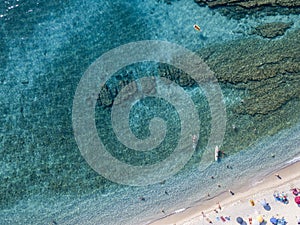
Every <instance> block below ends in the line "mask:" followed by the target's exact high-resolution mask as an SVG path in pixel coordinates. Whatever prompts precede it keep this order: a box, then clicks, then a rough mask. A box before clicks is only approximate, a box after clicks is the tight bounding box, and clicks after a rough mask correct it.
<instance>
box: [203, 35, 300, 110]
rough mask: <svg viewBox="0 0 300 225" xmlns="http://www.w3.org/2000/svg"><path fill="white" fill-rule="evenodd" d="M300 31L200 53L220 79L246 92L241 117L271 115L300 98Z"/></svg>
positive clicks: (239, 108)
mask: <svg viewBox="0 0 300 225" xmlns="http://www.w3.org/2000/svg"><path fill="white" fill-rule="evenodd" d="M299 52H300V30H297V31H295V32H293V33H291V34H290V35H289V36H288V37H286V38H283V39H280V40H276V41H272V42H270V41H265V40H258V39H248V40H241V41H239V42H231V43H229V44H228V45H224V46H214V47H212V48H209V49H206V50H204V51H201V54H202V55H203V57H204V58H207V60H206V62H207V63H208V65H209V66H210V68H211V69H212V70H213V71H214V72H215V75H216V76H217V79H218V80H219V82H222V83H225V84H226V83H230V84H232V85H234V87H236V88H238V89H244V90H246V93H247V95H246V97H245V98H244V99H243V101H242V104H241V105H240V106H238V107H237V108H236V112H237V113H240V114H249V115H256V114H268V113H269V112H272V111H275V110H277V109H279V108H280V107H282V106H283V105H284V104H286V103H287V102H288V101H290V100H291V99H293V98H300V57H299Z"/></svg>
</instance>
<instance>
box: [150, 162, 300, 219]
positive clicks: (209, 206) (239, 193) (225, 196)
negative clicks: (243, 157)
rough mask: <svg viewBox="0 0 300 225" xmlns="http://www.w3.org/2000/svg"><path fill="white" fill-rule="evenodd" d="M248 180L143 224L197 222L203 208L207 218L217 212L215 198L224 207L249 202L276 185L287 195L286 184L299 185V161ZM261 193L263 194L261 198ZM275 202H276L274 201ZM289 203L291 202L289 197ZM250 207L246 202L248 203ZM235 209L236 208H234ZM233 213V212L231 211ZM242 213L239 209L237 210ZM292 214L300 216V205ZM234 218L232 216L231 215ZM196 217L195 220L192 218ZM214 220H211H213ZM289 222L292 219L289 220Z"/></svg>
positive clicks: (268, 193)
mask: <svg viewBox="0 0 300 225" xmlns="http://www.w3.org/2000/svg"><path fill="white" fill-rule="evenodd" d="M275 174H279V175H280V177H281V178H282V179H279V178H278V177H276V176H275ZM251 182H254V181H253V180H250V182H249V183H247V184H244V185H239V187H237V188H235V189H233V190H232V191H233V192H234V195H231V194H230V193H228V191H225V190H224V192H222V193H220V194H219V195H217V196H214V197H212V198H210V199H207V200H204V201H203V202H202V203H201V204H200V205H197V206H191V207H188V208H186V209H179V210H176V211H175V212H173V213H171V214H169V215H167V216H165V217H163V218H160V219H158V220H155V221H151V222H149V223H147V224H149V225H167V224H170V225H174V224H176V225H189V224H197V223H198V224H199V221H202V220H203V216H202V214H201V212H202V211H203V212H204V213H205V215H208V217H210V219H211V220H213V218H214V217H215V216H218V214H217V213H215V212H214V209H216V208H217V204H218V202H219V203H220V205H221V206H222V208H223V209H222V210H221V211H224V209H226V208H232V207H234V206H235V205H237V204H241V203H246V204H247V205H248V206H249V200H250V199H252V198H253V199H254V198H255V197H257V196H258V194H263V195H267V197H268V198H269V197H272V198H273V193H274V191H275V190H276V189H280V190H281V189H284V190H285V192H287V193H288V195H289V197H291V196H292V195H291V194H290V192H288V190H286V188H287V186H289V185H292V184H291V183H293V184H294V185H296V186H295V187H300V161H296V162H293V163H291V164H286V165H284V166H282V167H281V168H278V169H276V170H274V171H273V172H270V173H268V175H266V176H265V177H264V178H262V179H260V180H258V181H256V182H254V183H251ZM264 197H265V196H263V198H264ZM276 204H279V203H276ZM290 204H295V203H294V202H293V201H291V200H290ZM249 208H250V206H249ZM237 213H239V212H237ZM235 214H236V213H235ZM241 214H242V213H241ZM274 215H275V213H274ZM296 215H299V216H300V208H299V212H297V214H296ZM296 215H295V216H296ZM232 219H233V220H235V218H232ZM195 221H197V223H196V222H195ZM214 223H215V222H214ZM290 223H291V224H293V223H292V222H290ZM203 224H209V223H208V222H206V221H205V222H204V223H203Z"/></svg>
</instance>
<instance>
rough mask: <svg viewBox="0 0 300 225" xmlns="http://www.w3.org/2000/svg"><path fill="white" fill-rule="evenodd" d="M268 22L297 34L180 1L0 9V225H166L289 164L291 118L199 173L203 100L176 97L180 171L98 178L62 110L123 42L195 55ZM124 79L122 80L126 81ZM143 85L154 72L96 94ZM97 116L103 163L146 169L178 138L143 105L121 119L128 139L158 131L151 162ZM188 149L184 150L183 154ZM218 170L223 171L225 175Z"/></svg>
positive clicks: (68, 109)
mask: <svg viewBox="0 0 300 225" xmlns="http://www.w3.org/2000/svg"><path fill="white" fill-rule="evenodd" d="M278 20H279V21H283V22H293V23H294V24H293V26H292V28H291V29H290V30H289V32H291V31H293V30H295V29H297V28H298V29H299V27H300V22H299V21H300V19H299V15H277V16H262V17H259V18H256V17H251V16H247V17H245V18H244V19H241V20H234V19H228V18H226V17H224V16H222V15H220V14H219V13H217V12H215V11H213V10H211V9H209V8H207V7H199V6H198V5H196V4H195V3H194V2H193V1H190V0H189V1H188V0H180V1H171V4H167V3H166V2H164V1H158V0H151V1H125V2H124V1H113V2H110V1H92V0H87V1H78V0H71V1H66V2H64V3H63V2H61V1H51V3H49V2H48V1H40V2H38V3H37V2H35V1H21V0H15V1H9V2H8V1H5V2H4V4H2V5H1V6H0V24H1V29H0V34H1V38H0V49H1V53H0V102H1V108H0V110H1V111H0V112H1V117H0V120H1V133H0V151H1V155H2V156H3V157H1V161H0V168H1V170H0V176H1V180H2V182H1V186H0V194H1V197H0V208H1V211H0V224H51V223H53V221H56V222H57V223H58V224H145V223H147V222H148V221H150V220H154V219H156V218H159V217H162V216H164V214H163V213H162V212H161V210H162V209H164V210H165V211H166V213H167V214H170V213H172V212H174V211H175V210H178V209H180V208H186V207H189V206H191V205H195V204H199V202H198V201H199V200H201V199H204V198H205V196H206V195H207V192H208V190H210V192H211V193H213V194H212V195H217V194H218V193H219V192H221V191H224V190H227V189H228V187H229V185H230V184H231V183H233V182H235V181H236V180H238V181H239V183H246V181H248V182H247V184H248V185H251V183H255V182H256V181H257V180H259V179H260V178H261V177H263V175H265V174H267V173H269V172H270V168H272V169H275V168H279V167H281V166H283V165H284V164H285V163H292V162H293V161H295V160H298V159H299V146H300V143H299V140H300V138H299V134H300V130H299V127H300V126H299V120H295V119H293V120H292V119H291V121H292V124H289V125H288V126H287V127H286V129H284V130H281V131H279V132H277V134H275V135H274V134H272V135H271V136H268V135H264V136H259V135H258V138H257V140H256V141H255V142H254V143H253V142H251V146H248V145H247V146H244V145H243V143H236V146H243V149H240V148H237V149H232V152H230V151H228V152H227V153H228V157H226V158H224V159H223V160H222V162H221V163H212V165H210V166H209V167H208V168H206V169H205V170H204V171H203V170H199V167H198V166H199V162H201V159H202V158H201V157H202V156H203V152H204V151H205V146H206V144H207V140H208V138H209V134H210V129H211V124H210V123H211V121H212V116H211V115H210V111H209V104H208V102H207V100H206V98H205V95H204V92H205V90H204V91H203V89H201V88H198V87H197V86H192V87H184V88H183V90H184V91H185V92H186V93H187V94H188V96H190V98H191V99H192V101H193V102H194V103H195V108H196V111H197V112H198V114H199V119H200V121H201V125H200V131H199V135H198V138H199V142H198V146H197V149H196V151H195V153H194V155H193V157H192V160H190V161H189V163H187V165H186V166H185V168H184V169H183V170H181V171H180V172H179V173H178V174H176V175H174V176H171V177H170V178H169V179H167V180H166V181H165V182H161V183H158V184H152V185H149V186H141V187H132V186H126V185H119V184H117V183H113V182H111V181H109V180H107V179H105V178H103V177H102V176H99V175H98V174H97V173H96V172H95V171H94V170H92V168H91V167H90V166H89V165H88V163H87V162H86V160H85V159H84V158H83V156H82V155H81V152H80V150H79V148H78V146H77V143H76V140H75V137H74V133H73V127H72V107H73V100H74V95H75V92H76V88H77V87H78V84H79V81H80V79H81V77H82V76H83V74H84V72H85V71H86V70H87V68H88V67H89V66H90V65H91V64H92V63H93V62H94V61H95V60H96V59H97V58H98V57H100V56H101V55H102V54H104V53H106V52H108V51H109V50H111V49H113V48H115V47H118V46H122V45H123V44H127V43H130V42H135V41H142V40H159V41H168V42H171V43H175V44H178V45H180V46H182V47H185V48H187V49H189V50H191V51H198V50H199V49H202V48H205V47H206V46H211V45H214V44H217V43H226V41H230V40H237V39H239V38H247V37H250V34H249V33H250V31H251V29H252V27H253V26H256V25H257V24H259V23H261V22H272V21H278ZM194 24H199V25H200V26H201V29H203V31H202V32H200V33H199V32H197V31H195V30H194V28H193V25H194ZM280 38H281V37H279V39H280ZM171 52H172V51H171V50H170V49H159V51H158V52H157V55H158V56H159V55H160V54H161V57H165V58H166V59H168V60H170V62H171V61H172V57H173V55H172V54H171ZM116 64H117V63H116ZM124 71H125V74H127V72H128V74H127V76H126V77H125V76H123V75H124ZM126 71H127V72H126ZM152 75H153V76H155V77H156V80H155V81H156V83H159V82H161V81H160V79H159V68H158V64H156V63H148V62H143V63H140V64H134V65H129V66H128V68H125V69H124V68H123V70H121V71H118V72H117V73H116V74H115V77H113V78H112V79H111V80H109V81H108V83H107V85H108V86H110V87H111V89H114V88H116V89H117V88H120V86H121V87H122V85H124V84H127V83H128V82H131V81H133V80H135V79H137V78H141V77H144V76H148V77H149V76H152ZM120 81H121V82H123V83H121V84H120V83H118V82H120ZM101 82H102V81H101ZM159 84H160V83H159ZM137 85H140V84H139V83H138V84H137ZM138 87H139V86H138ZM221 88H222V92H223V95H224V102H225V105H226V106H227V107H228V108H230V107H231V106H234V105H235V104H236V103H238V102H239V101H240V100H241V99H242V98H243V96H245V95H246V94H247V93H245V92H244V91H243V90H238V89H232V88H231V86H230V85H226V84H222V85H221ZM98 103H99V102H98ZM98 103H97V104H98ZM296 103H297V100H295V102H293V101H292V102H291V104H292V105H291V106H293V104H294V106H298V105H297V104H296ZM96 109H97V110H96V126H97V130H98V134H99V136H100V137H101V138H103V140H104V142H105V145H106V146H107V148H108V149H110V153H111V154H112V155H113V156H115V157H118V158H119V159H121V161H122V162H125V163H129V164H132V165H147V164H155V163H156V162H158V161H162V160H163V159H164V158H165V157H167V156H168V155H171V154H172V151H171V150H172V148H173V147H174V146H176V145H177V142H178V137H179V136H180V131H181V129H182V127H180V126H177V125H178V124H179V123H180V121H179V120H180V117H179V113H178V112H176V111H174V107H173V106H172V105H170V103H168V102H166V101H164V100H162V99H158V100H155V99H154V98H144V99H143V101H140V102H138V103H137V104H135V105H134V107H133V108H132V111H131V113H132V115H134V116H133V117H132V118H131V120H130V123H131V126H132V130H133V133H134V134H136V135H137V137H138V138H146V137H147V136H149V135H151V131H150V129H148V126H149V124H150V120H151V119H152V118H153V117H154V116H160V117H162V118H163V119H164V120H167V123H166V124H167V127H168V129H169V130H168V132H167V133H166V138H165V139H164V142H162V145H160V148H157V149H156V151H151V152H150V153H149V152H143V153H141V152H138V153H136V152H135V151H132V149H130V148H128V147H124V145H123V143H119V142H118V141H117V138H116V136H115V134H114V130H112V127H111V121H110V112H111V109H110V108H107V107H106V108H103V107H101V106H97V107H96ZM182 110H183V109H182ZM244 120H245V124H247V122H249V121H252V120H251V118H249V119H247V116H245V117H244ZM295 121H296V122H295ZM227 122H229V124H230V123H231V122H232V121H227ZM241 126H242V125H241ZM227 132H228V131H227ZM226 138H227V136H225V142H226V141H228V140H227V139H226ZM190 141H192V140H191V139H190V140H188V143H186V145H187V146H189V147H191V144H192V142H190ZM170 149H171V150H170ZM237 150H238V151H237ZM212 151H213V150H212ZM233 152H235V153H234V154H233ZM271 153H272V154H274V155H275V158H273V157H271ZM287 153H288V154H287ZM212 155H213V153H212ZM177 160H178V161H180V158H178V159H177ZM175 163H176V161H175ZM228 164H230V165H232V167H233V168H232V169H227V168H226V165H228ZM200 165H201V164H200ZM241 171H243V172H241ZM160 173H161V171H157V174H160ZM258 173H259V175H257V174H258ZM211 176H215V177H217V178H218V182H219V183H220V184H221V185H222V190H219V189H218V188H217V187H216V184H215V181H213V180H211V179H210V177H211ZM145 179H147V177H146V178H145ZM249 180H251V182H249ZM237 185H239V184H237ZM223 188H224V189H223ZM141 197H144V198H145V201H143V200H141V199H140V198H141Z"/></svg>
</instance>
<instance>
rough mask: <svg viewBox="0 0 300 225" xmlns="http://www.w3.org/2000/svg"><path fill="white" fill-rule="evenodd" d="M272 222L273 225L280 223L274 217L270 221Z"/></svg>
mask: <svg viewBox="0 0 300 225" xmlns="http://www.w3.org/2000/svg"><path fill="white" fill-rule="evenodd" d="M270 222H271V223H272V224H274V225H276V224H277V222H278V220H277V219H276V218H274V217H272V218H271V219H270Z"/></svg>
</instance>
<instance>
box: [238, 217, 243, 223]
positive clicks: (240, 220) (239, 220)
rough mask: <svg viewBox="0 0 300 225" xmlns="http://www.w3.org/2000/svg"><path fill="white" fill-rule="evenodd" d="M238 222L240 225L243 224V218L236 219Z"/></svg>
mask: <svg viewBox="0 0 300 225" xmlns="http://www.w3.org/2000/svg"><path fill="white" fill-rule="evenodd" d="M236 222H238V223H239V224H242V223H243V222H244V220H243V219H242V218H241V217H238V218H236Z"/></svg>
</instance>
